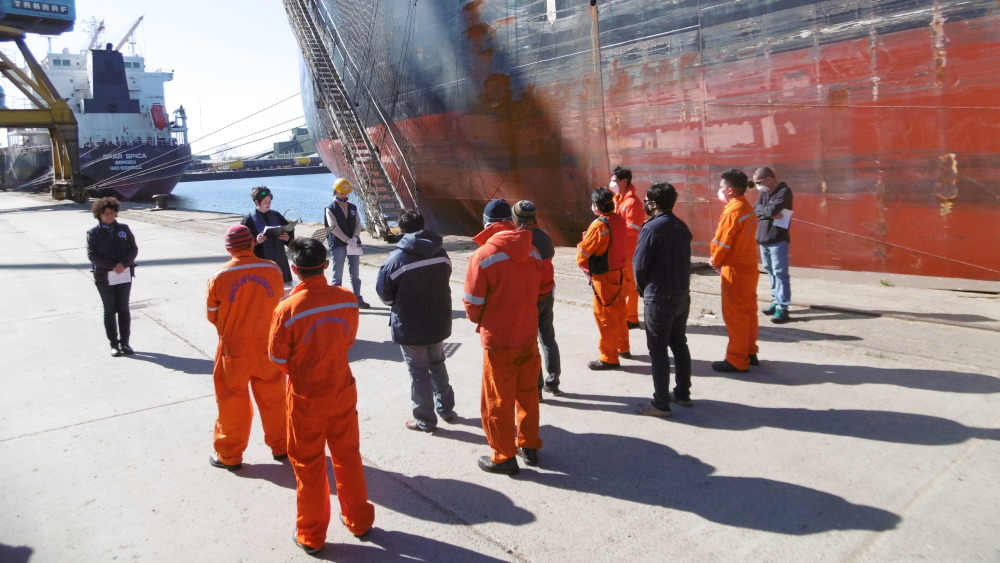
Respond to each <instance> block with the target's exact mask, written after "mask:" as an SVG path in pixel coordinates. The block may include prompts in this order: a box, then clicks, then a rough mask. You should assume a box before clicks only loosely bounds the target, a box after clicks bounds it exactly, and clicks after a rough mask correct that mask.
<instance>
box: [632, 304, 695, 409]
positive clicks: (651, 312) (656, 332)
mask: <svg viewBox="0 0 1000 563" xmlns="http://www.w3.org/2000/svg"><path fill="white" fill-rule="evenodd" d="M644 305H645V306H644V308H643V313H642V316H643V319H644V320H645V321H646V346H647V348H648V349H649V359H650V363H652V364H653V401H652V402H653V406H654V407H656V408H658V409H663V410H667V409H669V408H670V357H669V356H667V348H669V349H670V351H671V352H673V353H674V361H675V362H676V363H677V370H676V375H677V382H676V386H675V387H674V393H675V394H676V395H677V397H679V398H681V399H688V398H690V396H691V352H690V351H689V350H688V345H687V320H688V313H689V311H690V309H691V298H690V297H685V298H683V299H671V300H666V301H664V302H662V303H652V302H649V301H647V302H645V304H644Z"/></svg>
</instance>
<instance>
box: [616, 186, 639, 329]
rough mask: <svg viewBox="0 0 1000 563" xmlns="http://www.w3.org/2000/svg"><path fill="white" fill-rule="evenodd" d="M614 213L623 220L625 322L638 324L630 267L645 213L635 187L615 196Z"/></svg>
mask: <svg viewBox="0 0 1000 563" xmlns="http://www.w3.org/2000/svg"><path fill="white" fill-rule="evenodd" d="M615 212H616V213H618V214H619V215H621V216H622V218H623V219H625V227H626V230H625V240H626V242H627V246H628V248H627V251H628V263H627V264H626V265H625V272H624V273H625V286H624V287H622V293H624V294H625V320H626V321H628V322H630V323H637V322H639V291H638V289H637V288H636V285H635V271H634V268H633V267H632V255H634V254H635V247H636V246H637V245H638V244H639V231H641V230H642V224H643V223H644V222H645V221H646V211H645V210H644V209H643V207H642V200H640V199H639V196H637V195H636V193H635V186H633V185H629V186H628V188H626V189H625V191H624V192H622V193H620V194H618V195H616V196H615Z"/></svg>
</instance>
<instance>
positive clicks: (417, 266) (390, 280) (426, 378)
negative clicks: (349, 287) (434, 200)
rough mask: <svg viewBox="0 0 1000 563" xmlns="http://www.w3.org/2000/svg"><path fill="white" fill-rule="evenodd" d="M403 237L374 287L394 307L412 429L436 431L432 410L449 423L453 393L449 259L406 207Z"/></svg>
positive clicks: (437, 239)
mask: <svg viewBox="0 0 1000 563" xmlns="http://www.w3.org/2000/svg"><path fill="white" fill-rule="evenodd" d="M399 229H400V231H402V232H403V238H402V239H401V240H400V241H399V242H398V243H397V244H396V250H393V251H392V253H391V254H389V258H387V259H386V261H385V264H383V265H382V269H380V270H379V272H378V281H377V283H376V286H375V289H376V291H377V292H378V296H379V299H381V300H382V302H383V303H385V304H386V305H390V306H391V311H390V313H389V326H390V327H391V328H392V341H393V342H396V343H398V344H399V345H400V347H401V348H402V349H403V359H404V360H405V361H406V367H407V369H408V370H409V371H410V398H411V399H412V400H413V420H410V421H409V422H407V423H406V427H407V428H409V429H410V430H422V431H424V432H432V431H433V430H434V429H435V428H437V418H436V417H435V416H434V411H437V413H438V415H439V416H440V417H441V418H442V419H444V421H445V422H451V421H452V420H454V418H455V410H454V409H455V393H454V391H453V390H452V388H451V384H450V383H449V382H448V369H447V368H446V367H445V365H444V339H445V338H448V337H449V336H451V288H450V287H449V286H448V279H449V278H450V277H451V260H449V259H448V253H447V252H445V250H444V248H442V247H441V243H442V239H441V236H440V235H438V234H437V233H434V232H431V231H428V230H425V229H424V218H423V216H421V215H420V213H418V212H416V211H413V210H410V209H407V210H406V211H404V212H403V213H402V215H400V216H399Z"/></svg>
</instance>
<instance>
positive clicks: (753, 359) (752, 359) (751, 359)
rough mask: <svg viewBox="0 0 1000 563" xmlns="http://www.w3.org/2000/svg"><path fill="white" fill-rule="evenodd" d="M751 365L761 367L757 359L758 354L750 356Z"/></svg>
mask: <svg viewBox="0 0 1000 563" xmlns="http://www.w3.org/2000/svg"><path fill="white" fill-rule="evenodd" d="M750 365H752V366H759V365H760V360H758V359H757V354H750Z"/></svg>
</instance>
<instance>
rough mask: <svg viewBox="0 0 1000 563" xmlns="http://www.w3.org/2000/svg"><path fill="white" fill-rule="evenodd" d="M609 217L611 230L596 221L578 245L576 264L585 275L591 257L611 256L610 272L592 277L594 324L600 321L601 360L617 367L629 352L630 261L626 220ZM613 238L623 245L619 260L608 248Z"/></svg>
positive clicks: (615, 216)
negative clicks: (627, 294) (626, 293)
mask: <svg viewBox="0 0 1000 563" xmlns="http://www.w3.org/2000/svg"><path fill="white" fill-rule="evenodd" d="M606 217H607V219H608V222H609V226H605V225H604V223H603V222H601V220H600V219H596V220H595V221H594V222H593V223H591V224H590V227H588V228H587V232H586V233H584V234H583V240H582V241H581V242H580V244H579V245H577V251H576V263H577V265H578V266H580V267H581V268H583V269H584V270H585V271H586V269H587V262H588V260H590V257H591V256H600V255H602V254H604V253H605V252H610V256H609V260H608V262H609V264H610V268H611V269H610V270H609V271H607V272H605V273H603V274H593V275H591V276H590V281H591V283H592V284H593V286H594V300H593V308H594V320H596V321H597V330H598V332H599V334H600V336H599V337H598V341H597V349H598V350H599V351H600V353H601V354H600V358H599V359H600V360H601V361H602V362H606V363H609V364H617V363H618V353H619V352H628V351H629V339H628V325H627V324H626V321H625V298H624V291H623V284H624V283H625V272H624V270H625V266H624V265H625V264H626V263H627V260H628V259H627V257H625V256H624V254H625V244H627V243H626V242H625V237H624V236H622V235H623V234H624V232H625V230H626V227H625V226H624V224H625V222H624V220H623V219H622V217H621V216H620V215H618V214H617V213H612V214H610V215H607V216H606ZM612 235H614V236H613V237H612ZM613 238H614V239H615V240H616V241H618V242H620V245H619V248H620V249H621V254H622V256H621V257H620V258H619V257H618V256H617V254H619V252H611V250H614V249H613V248H609V247H611V246H612V244H611V243H612V239H613Z"/></svg>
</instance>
